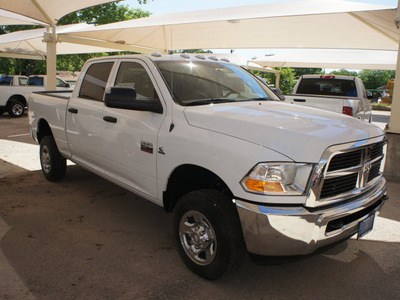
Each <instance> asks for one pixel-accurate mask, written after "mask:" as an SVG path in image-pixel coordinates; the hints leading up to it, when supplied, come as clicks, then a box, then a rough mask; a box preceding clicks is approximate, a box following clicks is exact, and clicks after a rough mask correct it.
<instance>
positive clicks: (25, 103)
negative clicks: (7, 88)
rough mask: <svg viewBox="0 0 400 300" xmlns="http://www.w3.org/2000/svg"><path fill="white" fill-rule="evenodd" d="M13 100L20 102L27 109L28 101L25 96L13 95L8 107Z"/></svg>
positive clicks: (9, 99) (8, 101)
mask: <svg viewBox="0 0 400 300" xmlns="http://www.w3.org/2000/svg"><path fill="white" fill-rule="evenodd" d="M12 100H18V101H19V102H21V103H22V104H23V105H24V106H25V107H26V106H27V101H26V98H25V97H24V96H23V95H20V94H15V95H12V96H11V97H10V98H8V100H7V106H8V105H9V103H10V101H12Z"/></svg>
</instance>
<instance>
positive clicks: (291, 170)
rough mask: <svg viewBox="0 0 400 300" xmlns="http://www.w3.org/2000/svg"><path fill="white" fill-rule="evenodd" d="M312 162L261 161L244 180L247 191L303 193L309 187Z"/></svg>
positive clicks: (284, 193) (280, 193) (243, 183)
mask: <svg viewBox="0 0 400 300" xmlns="http://www.w3.org/2000/svg"><path fill="white" fill-rule="evenodd" d="M312 168H313V165H312V164H305V163H301V164H296V163H260V164H258V165H256V166H255V167H254V168H253V169H252V170H251V171H250V173H249V174H248V175H247V176H245V177H244V178H243V179H242V181H241V184H242V187H243V188H244V189H245V191H247V192H251V193H257V194H264V195H302V194H304V193H305V191H306V188H307V183H308V179H309V177H310V173H311V170H312Z"/></svg>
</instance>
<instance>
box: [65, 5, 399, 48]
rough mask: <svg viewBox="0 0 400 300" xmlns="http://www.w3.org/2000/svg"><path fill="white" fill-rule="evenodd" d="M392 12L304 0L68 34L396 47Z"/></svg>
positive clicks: (147, 41)
mask: <svg viewBox="0 0 400 300" xmlns="http://www.w3.org/2000/svg"><path fill="white" fill-rule="evenodd" d="M395 14H396V8H395V7H388V6H382V5H373V4H365V3H360V2H350V1H342V0H324V1H321V0H308V1H298V2H284V3H276V4H265V5H256V6H243V7H231V8H221V9H210V10H200V11H193V12H183V13H175V14H167V15H159V16H151V17H148V18H142V19H135V20H130V21H124V22H118V23H113V24H107V25H102V26H98V27H95V28H93V29H88V30H82V31H81V32H75V33H74V34H73V35H74V36H75V37H83V38H90V39H94V40H102V41H108V42H119V43H123V44H126V45H135V46H140V47H143V48H149V49H155V50H157V51H159V52H167V51H169V50H180V49H199V48H200V49H244V48H247V49H253V48H305V49H315V48H318V49H369V50H372V49H373V50H397V48H398V43H399V32H398V30H397V28H396V26H395V24H394V22H393V20H394V17H395ZM67 35H69V36H72V34H67ZM70 41H71V40H70Z"/></svg>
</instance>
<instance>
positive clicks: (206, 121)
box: [184, 101, 383, 162]
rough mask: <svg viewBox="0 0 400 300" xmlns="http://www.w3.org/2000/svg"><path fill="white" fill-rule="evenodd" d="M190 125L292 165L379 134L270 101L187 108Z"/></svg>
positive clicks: (333, 116) (318, 112) (321, 113)
mask: <svg viewBox="0 0 400 300" xmlns="http://www.w3.org/2000/svg"><path fill="white" fill-rule="evenodd" d="M184 115H185V117H186V119H187V121H188V123H189V124H190V125H191V126H195V127H199V128H203V129H206V130H210V131H214V132H218V133H221V134H225V135H229V136H232V137H235V138H239V139H242V140H245V141H248V142H251V143H255V144H258V145H261V146H264V147H267V148H269V149H271V150H274V151H277V152H279V153H281V154H283V155H286V156H288V157H289V158H290V159H292V160H294V161H296V162H318V161H319V159H320V157H321V155H322V153H323V152H324V151H325V150H326V148H328V147H329V146H332V145H336V144H342V143H348V142H354V141H359V140H363V139H369V138H372V137H376V136H380V135H383V132H382V130H381V129H380V128H378V127H377V126H375V125H371V124H369V123H366V122H363V121H359V120H357V119H355V118H353V117H348V116H345V115H341V114H337V113H332V112H328V111H323V110H320V109H313V108H308V107H301V106H297V105H290V104H285V103H280V102H274V101H261V102H240V103H225V104H214V105H205V106H193V107H187V108H185V110H184Z"/></svg>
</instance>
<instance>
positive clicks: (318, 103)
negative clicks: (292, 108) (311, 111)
mask: <svg viewBox="0 0 400 300" xmlns="http://www.w3.org/2000/svg"><path fill="white" fill-rule="evenodd" d="M345 100H346V99H342V98H337V97H329V96H309V95H307V96H302V95H290V96H286V95H285V102H287V103H291V104H297V105H304V106H309V107H314V108H320V109H323V110H328V111H332V112H337V113H340V114H341V113H343V103H344V101H345Z"/></svg>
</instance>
